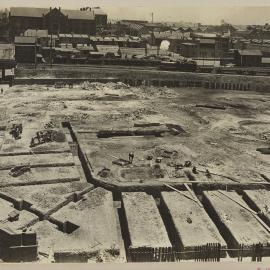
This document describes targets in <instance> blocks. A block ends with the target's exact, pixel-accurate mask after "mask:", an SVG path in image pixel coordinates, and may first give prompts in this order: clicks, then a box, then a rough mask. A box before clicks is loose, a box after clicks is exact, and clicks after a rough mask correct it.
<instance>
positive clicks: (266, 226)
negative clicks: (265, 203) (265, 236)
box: [218, 190, 270, 233]
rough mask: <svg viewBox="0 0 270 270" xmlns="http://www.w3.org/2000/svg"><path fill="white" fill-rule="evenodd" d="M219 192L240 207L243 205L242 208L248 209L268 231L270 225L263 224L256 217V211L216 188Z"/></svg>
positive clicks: (269, 230)
mask: <svg viewBox="0 0 270 270" xmlns="http://www.w3.org/2000/svg"><path fill="white" fill-rule="evenodd" d="M218 192H219V193H221V194H223V195H224V196H226V197H227V198H229V199H230V200H232V201H234V202H235V203H237V204H238V205H240V206H241V207H243V208H244V209H246V210H247V211H249V212H250V213H251V214H252V215H253V216H254V217H255V218H256V220H257V221H258V222H259V223H260V224H261V225H262V226H263V227H264V228H265V229H266V230H267V231H268V232H269V233H270V227H269V226H268V225H267V224H265V223H264V222H263V221H262V220H261V219H260V218H259V217H258V213H257V212H255V211H253V210H252V209H250V208H249V207H247V206H245V205H244V204H242V203H241V202H238V201H237V200H235V199H233V198H231V197H230V196H229V195H227V194H225V193H224V192H222V191H221V190H218Z"/></svg>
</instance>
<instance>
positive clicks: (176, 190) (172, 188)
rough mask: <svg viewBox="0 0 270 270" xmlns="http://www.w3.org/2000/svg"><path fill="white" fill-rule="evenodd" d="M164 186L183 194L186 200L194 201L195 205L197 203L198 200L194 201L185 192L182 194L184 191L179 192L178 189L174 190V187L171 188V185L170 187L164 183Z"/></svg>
mask: <svg viewBox="0 0 270 270" xmlns="http://www.w3.org/2000/svg"><path fill="white" fill-rule="evenodd" d="M163 184H164V185H165V186H166V187H168V188H170V189H172V190H174V191H176V192H178V193H179V194H181V195H183V196H185V197H186V198H188V199H190V200H192V201H194V202H195V203H197V201H196V200H194V199H193V198H192V197H190V196H188V195H187V194H185V193H184V192H182V191H180V190H178V189H176V188H174V187H172V186H170V185H168V184H165V183H163Z"/></svg>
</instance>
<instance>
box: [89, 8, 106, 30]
mask: <svg viewBox="0 0 270 270" xmlns="http://www.w3.org/2000/svg"><path fill="white" fill-rule="evenodd" d="M91 10H92V11H93V12H94V15H95V21H96V27H97V28H104V27H106V26H107V22H108V16H107V14H106V13H105V12H104V11H103V10H102V9H101V8H99V7H96V8H91Z"/></svg>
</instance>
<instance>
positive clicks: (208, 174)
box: [205, 169, 211, 178]
mask: <svg viewBox="0 0 270 270" xmlns="http://www.w3.org/2000/svg"><path fill="white" fill-rule="evenodd" d="M205 175H206V177H207V178H211V173H210V172H209V171H208V170H207V169H206V171H205Z"/></svg>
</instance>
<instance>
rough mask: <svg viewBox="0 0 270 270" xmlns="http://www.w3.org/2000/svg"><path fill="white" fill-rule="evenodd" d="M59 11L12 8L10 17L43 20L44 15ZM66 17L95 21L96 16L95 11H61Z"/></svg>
mask: <svg viewBox="0 0 270 270" xmlns="http://www.w3.org/2000/svg"><path fill="white" fill-rule="evenodd" d="M56 10H59V9H57V8H54V9H52V10H50V9H49V8H28V7H11V8H10V16H12V17H35V18H41V17H43V15H47V14H48V13H49V12H50V11H51V12H55V11H56ZM59 12H61V13H62V14H63V15H64V16H68V18H69V19H71V20H94V19H95V15H94V12H93V11H81V10H71V9H60V10H59Z"/></svg>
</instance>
